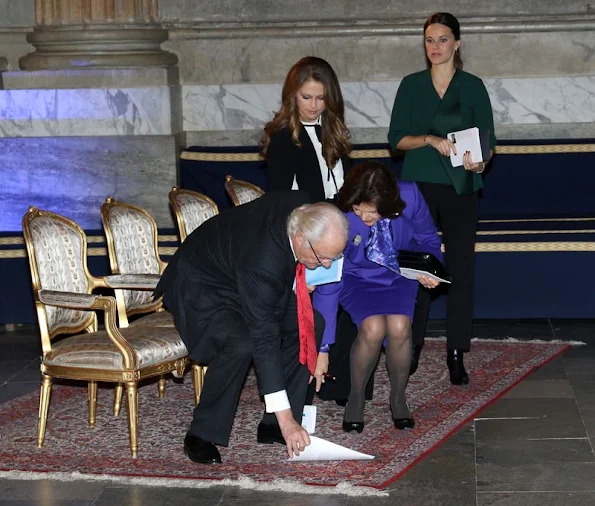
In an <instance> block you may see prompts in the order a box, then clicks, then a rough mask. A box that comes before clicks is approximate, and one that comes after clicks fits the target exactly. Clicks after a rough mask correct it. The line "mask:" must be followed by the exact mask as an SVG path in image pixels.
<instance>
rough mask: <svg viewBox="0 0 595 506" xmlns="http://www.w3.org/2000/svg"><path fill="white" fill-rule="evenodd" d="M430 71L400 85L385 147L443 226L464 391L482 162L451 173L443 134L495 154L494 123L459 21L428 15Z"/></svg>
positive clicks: (420, 330) (454, 353) (417, 330)
mask: <svg viewBox="0 0 595 506" xmlns="http://www.w3.org/2000/svg"><path fill="white" fill-rule="evenodd" d="M424 36H425V48H426V56H427V59H428V62H429V69H428V70H424V71H422V72H417V73H415V74H411V75H408V76H407V77H405V78H404V79H403V81H402V82H401V85H400V86H399V90H398V92H397V96H396V98H395V103H394V106H393V110H392V115H391V122H390V128H389V132H388V141H389V143H390V145H391V147H392V148H393V149H394V148H396V149H399V150H402V151H405V160H404V164H403V172H402V175H401V179H403V180H407V181H416V182H417V184H418V186H419V189H420V190H421V192H422V194H423V196H424V198H425V199H426V202H427V203H428V206H429V208H430V212H431V213H432V216H433V218H434V221H436V222H437V223H439V224H440V226H441V229H442V233H443V242H444V246H445V250H446V255H445V257H446V264H447V266H448V269H449V271H450V274H451V276H452V279H453V282H452V285H451V287H450V289H449V293H448V303H447V323H446V334H447V359H446V362H447V365H448V369H449V371H450V381H451V383H453V384H455V385H460V384H467V383H468V382H469V376H468V374H467V372H466V370H465V365H464V363H463V354H464V353H465V352H468V351H469V349H470V345H471V344H470V343H471V337H472V332H473V281H474V251H475V233H476V228H477V207H478V194H477V192H478V190H479V189H480V188H481V187H482V186H483V181H482V176H481V173H482V172H483V171H484V169H485V166H486V164H487V163H488V161H489V159H488V160H487V161H475V160H473V159H472V157H471V153H465V154H464V156H463V166H462V167H453V166H452V164H451V162H450V158H449V155H450V151H451V149H452V150H453V151H455V152H456V145H454V144H453V143H452V142H451V141H450V140H449V139H447V138H446V135H447V133H449V132H456V131H458V130H464V129H467V128H472V127H478V128H479V129H480V132H481V133H482V137H484V136H486V134H487V138H488V139H489V147H490V155H489V156H490V158H491V156H492V155H493V153H494V147H495V145H496V137H495V136H494V119H493V115H492V107H491V104H490V99H489V97H488V93H487V91H486V89H485V86H484V84H483V82H482V81H481V79H479V78H478V77H476V76H474V75H472V74H469V73H467V72H464V71H463V70H462V67H463V62H462V60H461V57H460V54H459V49H460V47H461V40H460V28H459V22H458V20H457V19H456V18H455V17H454V16H453V15H452V14H448V13H445V12H439V13H436V14H433V15H432V16H430V17H429V18H428V20H427V21H426V23H425V25H424ZM429 307H430V294H429V292H426V291H424V289H423V288H420V291H419V293H418V297H417V304H416V308H415V314H414V317H413V358H412V362H411V374H413V373H414V372H415V370H416V369H417V364H418V361H419V357H420V354H421V349H422V346H423V343H424V335H425V331H426V324H427V318H428V312H429Z"/></svg>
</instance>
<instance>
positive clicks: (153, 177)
mask: <svg viewBox="0 0 595 506" xmlns="http://www.w3.org/2000/svg"><path fill="white" fill-rule="evenodd" d="M0 153H2V156H0V180H1V181H2V182H3V184H2V188H1V189H0V230H1V231H18V230H21V219H22V216H23V214H24V213H25V212H26V211H27V209H28V207H29V206H31V205H34V206H37V207H39V208H42V209H47V210H50V211H53V212H57V213H60V214H63V215H65V216H67V217H69V218H71V219H73V220H75V221H76V222H77V223H79V224H80V225H81V226H82V227H83V228H84V229H101V227H102V226H101V218H100V215H99V208H100V206H101V204H102V203H103V202H104V200H105V199H106V197H108V196H114V197H115V198H116V199H119V200H122V201H125V202H129V203H132V204H136V205H139V206H141V207H144V208H145V209H147V210H149V211H150V212H151V213H152V214H153V216H155V218H156V220H157V223H158V224H159V226H160V227H167V228H172V227H173V226H174V225H173V221H172V217H171V213H170V210H169V205H168V199H167V194H168V192H169V191H170V190H171V187H172V186H173V185H175V184H176V159H177V150H176V146H175V140H174V138H173V137H168V136H161V137H156V136H151V137H141V136H139V137H125V138H123V137H61V138H43V137H37V138H12V139H6V138H5V139H0Z"/></svg>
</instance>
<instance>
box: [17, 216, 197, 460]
mask: <svg viewBox="0 0 595 506" xmlns="http://www.w3.org/2000/svg"><path fill="white" fill-rule="evenodd" d="M23 235H24V238H25V244H26V246H27V254H28V257H29V266H30V270H31V278H32V283H33V295H34V301H35V308H36V311H37V318H38V321H39V329H40V335H41V345H42V358H41V376H42V383H41V395H40V402H39V418H38V426H37V445H38V446H39V447H41V446H42V445H43V442H44V438H45V431H46V425H47V418H48V408H49V403H50V394H51V388H52V380H53V378H64V379H71V380H82V381H87V382H88V394H89V425H90V427H94V426H95V417H96V412H97V383H98V382H110V383H116V385H117V387H116V388H120V389H121V388H122V386H121V385H125V386H126V396H127V408H128V422H129V423H128V425H129V431H130V451H131V453H132V456H133V457H136V455H137V452H138V392H137V385H138V382H139V381H141V380H143V379H145V378H150V377H154V376H162V375H163V374H166V373H168V372H172V371H177V372H178V373H179V374H182V373H183V371H184V369H185V368H186V366H187V364H188V362H189V359H188V351H187V350H186V347H185V346H184V343H183V342H182V340H181V339H180V336H179V335H178V333H177V332H176V330H175V329H174V328H165V327H163V328H158V327H155V328H150V329H149V328H143V327H130V328H123V329H119V328H118V327H117V316H116V315H117V306H116V300H115V299H114V298H113V297H111V296H100V295H95V294H93V293H92V291H93V289H94V288H99V287H102V288H113V289H124V288H128V289H139V290H151V289H152V288H153V287H155V285H156V283H157V281H158V276H154V275H142V276H131V275H128V276H126V275H115V276H114V275H112V276H106V277H104V278H96V277H93V276H91V274H90V273H89V270H88V268H87V239H86V236H85V233H84V232H83V230H82V229H81V228H80V227H79V226H78V225H77V224H76V223H74V222H73V221H72V220H69V219H68V218H65V217H63V216H60V215H58V214H55V213H51V212H48V211H41V210H39V209H37V208H35V207H31V208H29V211H28V212H27V213H26V214H25V215H24V216H23ZM96 310H101V311H103V313H104V316H105V330H103V331H98V324H97V316H96V313H95V311H96ZM58 337H61V338H60V339H58ZM120 392H121V390H120ZM120 400H121V394H120V396H118V395H116V403H115V404H117V403H118V402H120ZM117 410H119V406H116V405H115V406H114V411H117Z"/></svg>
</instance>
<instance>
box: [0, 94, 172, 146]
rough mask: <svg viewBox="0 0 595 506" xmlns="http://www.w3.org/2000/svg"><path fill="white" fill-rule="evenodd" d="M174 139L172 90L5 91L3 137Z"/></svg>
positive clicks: (0, 114)
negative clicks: (168, 137) (171, 136)
mask: <svg viewBox="0 0 595 506" xmlns="http://www.w3.org/2000/svg"><path fill="white" fill-rule="evenodd" d="M171 133H172V130H171V104H170V93H169V88H168V87H147V88H120V89H117V88H111V89H72V90H69V89H54V90H3V91H0V137H45V136H56V137H61V136H73V135H74V136H96V135H169V134H171Z"/></svg>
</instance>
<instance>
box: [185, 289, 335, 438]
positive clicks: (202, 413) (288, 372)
mask: <svg viewBox="0 0 595 506" xmlns="http://www.w3.org/2000/svg"><path fill="white" fill-rule="evenodd" d="M314 315H315V325H316V338H317V340H318V343H320V340H321V339H322V333H323V331H324V319H323V318H322V316H321V315H320V314H319V313H317V312H316V311H315V312H314ZM205 339H206V340H207V341H204V340H205ZM279 340H280V347H281V355H282V361H283V373H284V378H285V389H286V391H287V396H288V398H289V403H290V405H291V410H292V412H293V416H294V418H295V419H296V421H297V422H298V423H301V420H302V412H303V410H304V402H305V400H306V391H307V389H308V379H309V377H310V373H309V371H308V369H307V367H306V366H304V365H302V364H300V363H299V333H298V323H297V299H296V297H295V295H294V294H292V296H291V297H290V302H289V307H288V310H287V313H286V315H285V317H284V318H283V320H282V321H281V324H280V336H279ZM201 341H203V342H201V345H200V346H197V348H196V349H195V350H192V351H191V352H190V355H191V357H192V359H193V360H194V361H195V362H197V363H199V364H204V363H205V362H204V359H203V357H204V356H205V355H206V356H209V357H214V358H212V359H211V360H210V362H209V363H206V364H205V365H207V366H208V370H207V374H206V376H205V381H204V385H203V390H202V394H201V396H200V402H199V404H198V406H196V407H195V408H194V416H193V419H192V423H191V425H190V432H191V433H192V434H194V435H196V436H199V437H201V438H202V439H205V440H206V441H210V442H212V443H214V444H218V445H224V446H227V444H228V443H229V436H230V434H231V428H232V424H233V420H234V417H235V413H236V410H237V405H238V400H239V398H240V393H241V390H242V385H243V383H244V379H245V377H246V373H247V371H248V367H249V365H250V363H251V361H252V353H253V345H252V340H251V339H250V337H249V332H248V327H247V325H246V322H245V320H244V318H243V317H242V315H241V314H240V313H238V312H237V311H233V310H220V311H217V313H216V314H215V315H214V316H213V318H212V320H211V322H210V324H209V327H208V331H207V333H205V335H203V337H202V339H201ZM208 348H210V349H208ZM199 349H200V350H201V351H198V350H199ZM195 355H196V356H195ZM263 422H265V423H269V424H275V423H277V419H276V417H275V414H274V413H265V414H264V416H263ZM254 429H255V438H256V427H255V428H254Z"/></svg>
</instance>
